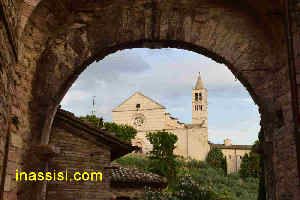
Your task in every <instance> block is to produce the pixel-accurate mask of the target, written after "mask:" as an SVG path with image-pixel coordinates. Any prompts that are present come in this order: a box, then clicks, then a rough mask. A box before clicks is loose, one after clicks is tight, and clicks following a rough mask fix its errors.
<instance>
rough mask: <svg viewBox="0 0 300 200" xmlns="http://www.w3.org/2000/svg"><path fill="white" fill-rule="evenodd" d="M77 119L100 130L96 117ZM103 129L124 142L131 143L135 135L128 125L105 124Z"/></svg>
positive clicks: (135, 132) (134, 131)
mask: <svg viewBox="0 0 300 200" xmlns="http://www.w3.org/2000/svg"><path fill="white" fill-rule="evenodd" d="M79 119H81V120H83V121H85V122H88V123H90V124H92V125H94V126H95V127H97V128H101V126H102V125H101V123H100V118H98V117H96V115H86V116H81V117H79ZM104 127H105V129H107V130H108V131H110V132H114V133H115V134H116V136H117V137H119V138H120V139H121V140H123V141H126V142H131V140H132V139H133V138H135V136H136V134H137V130H136V129H135V128H133V127H132V126H128V125H118V124H116V123H113V122H105V123H104Z"/></svg>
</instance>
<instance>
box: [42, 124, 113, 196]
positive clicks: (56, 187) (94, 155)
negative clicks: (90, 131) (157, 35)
mask: <svg viewBox="0 0 300 200" xmlns="http://www.w3.org/2000/svg"><path fill="white" fill-rule="evenodd" d="M61 124H62V123H61V122H60V124H59V125H58V124H56V123H54V128H53V129H52V134H51V141H50V144H53V145H55V146H56V147H58V148H59V149H60V151H61V152H60V154H59V155H58V156H56V157H54V158H53V159H52V160H51V161H50V162H49V170H54V169H55V171H56V172H58V171H65V170H66V169H68V177H70V176H71V175H72V173H74V172H75V171H79V172H80V173H83V172H84V171H86V172H89V173H90V172H92V171H101V172H102V173H103V181H99V182H92V181H88V182H83V181H79V182H75V181H73V182H71V183H65V182H63V183H58V184H55V183H50V184H48V185H47V199H58V198H59V199H82V200H83V199H84V200H87V199H99V200H100V199H103V200H107V199H110V198H111V196H112V194H111V193H110V192H109V190H110V171H109V170H108V169H105V167H108V166H109V165H110V150H109V147H107V146H104V145H103V146H99V145H96V144H95V143H94V142H92V140H93V138H92V136H91V138H90V139H91V141H89V140H87V139H86V138H82V137H80V136H77V134H78V133H76V134H75V135H74V133H73V134H72V133H70V132H69V131H67V130H66V129H64V128H63V125H61ZM94 140H96V139H95V138H94Z"/></svg>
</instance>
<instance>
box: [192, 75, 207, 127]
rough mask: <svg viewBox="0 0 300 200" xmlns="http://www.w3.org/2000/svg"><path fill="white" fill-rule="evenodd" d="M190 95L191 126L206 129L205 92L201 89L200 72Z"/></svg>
mask: <svg viewBox="0 0 300 200" xmlns="http://www.w3.org/2000/svg"><path fill="white" fill-rule="evenodd" d="M192 93H193V95H192V124H201V125H202V127H207V90H206V88H204V87H203V83H202V80H201V76H200V72H199V75H198V78H197V82H196V85H195V88H194V89H193V90H192Z"/></svg>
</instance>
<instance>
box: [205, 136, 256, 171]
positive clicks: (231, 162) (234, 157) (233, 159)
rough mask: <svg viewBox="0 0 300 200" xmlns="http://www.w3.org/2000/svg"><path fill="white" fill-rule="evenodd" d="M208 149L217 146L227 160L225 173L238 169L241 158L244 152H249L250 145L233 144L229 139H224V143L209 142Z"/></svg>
mask: <svg viewBox="0 0 300 200" xmlns="http://www.w3.org/2000/svg"><path fill="white" fill-rule="evenodd" d="M209 145H210V149H212V148H218V149H220V150H221V151H222V153H223V155H224V156H225V158H226V162H227V173H233V172H238V171H239V170H240V166H241V162H242V158H243V156H244V155H245V154H246V153H248V154H249V153H250V151H251V147H252V146H251V145H233V144H232V143H231V140H229V139H225V140H224V144H213V143H210V142H209Z"/></svg>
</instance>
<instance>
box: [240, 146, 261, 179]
mask: <svg viewBox="0 0 300 200" xmlns="http://www.w3.org/2000/svg"><path fill="white" fill-rule="evenodd" d="M257 145H258V141H255V143H254V145H253V146H252V149H251V152H250V153H249V155H248V154H245V156H244V157H243V158H242V163H241V169H240V172H239V173H240V175H241V177H242V178H247V177H255V178H258V177H259V176H260V174H261V166H260V155H259V154H258V153H256V152H255V149H256V146H257Z"/></svg>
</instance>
